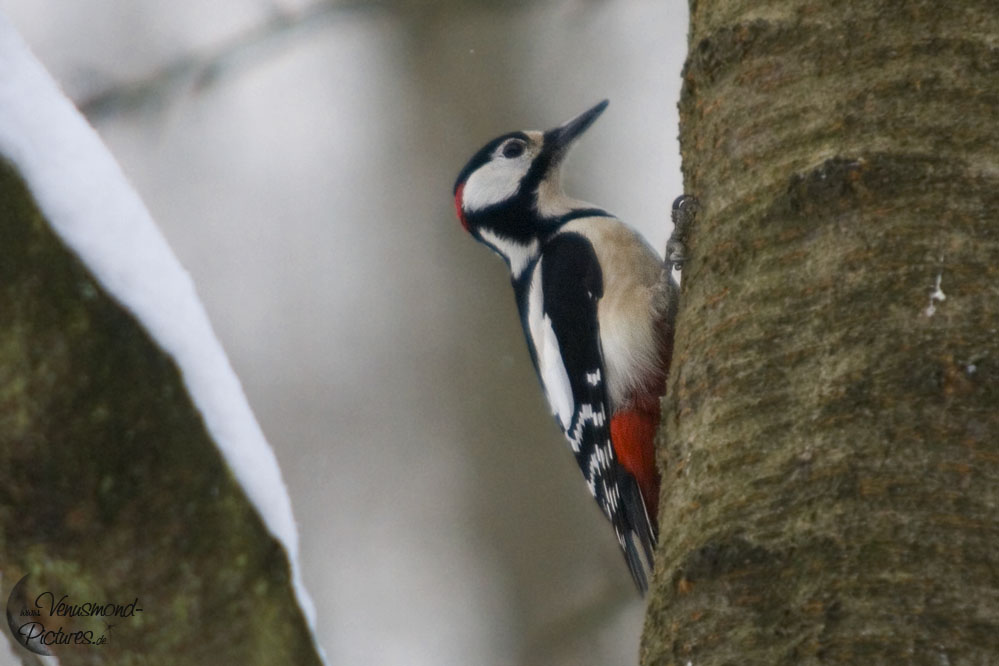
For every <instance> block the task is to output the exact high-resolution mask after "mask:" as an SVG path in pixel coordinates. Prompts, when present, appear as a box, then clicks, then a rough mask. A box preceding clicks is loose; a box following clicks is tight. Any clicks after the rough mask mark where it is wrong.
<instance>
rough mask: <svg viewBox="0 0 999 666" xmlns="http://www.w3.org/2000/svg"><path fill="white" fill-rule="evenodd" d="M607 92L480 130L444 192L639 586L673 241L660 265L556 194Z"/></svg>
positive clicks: (589, 211)
mask: <svg viewBox="0 0 999 666" xmlns="http://www.w3.org/2000/svg"><path fill="white" fill-rule="evenodd" d="M607 104H608V102H607V100H604V101H602V102H600V103H599V104H597V105H596V106H594V107H593V108H592V109H590V110H588V111H586V112H584V113H582V114H580V115H579V116H577V117H575V118H573V119H572V120H569V121H567V122H566V123H564V124H562V125H559V126H558V127H556V128H554V129H550V130H548V131H546V132H538V131H527V132H511V133H509V134H504V135H503V136H500V137H497V138H495V139H493V140H492V141H490V142H489V143H487V144H486V145H485V146H484V147H483V148H482V149H481V150H479V151H478V152H477V153H475V155H473V156H472V159H471V160H469V162H468V164H467V165H465V168H464V169H462V170H461V173H460V174H459V175H458V179H457V181H456V183H455V186H454V200H455V206H456V208H457V212H458V219H459V220H460V221H461V224H462V226H463V227H464V228H465V230H466V231H468V232H469V233H470V234H471V235H472V236H473V237H474V238H475V239H476V240H478V241H480V242H482V243H484V244H485V245H487V246H488V247H489V248H491V249H492V250H494V251H495V252H496V253H497V254H499V255H500V256H501V257H502V258H503V259H504V260H505V261H506V263H507V265H508V266H509V268H510V275H511V279H512V282H513V290H514V294H515V295H516V298H517V307H518V308H519V311H520V320H521V324H522V325H523V328H524V333H525V334H526V335H527V346H528V348H529V349H530V353H531V359H532V360H533V361H534V368H535V370H536V371H537V373H538V377H539V378H540V380H541V384H542V385H543V387H544V391H545V394H546V396H547V398H548V402H549V404H550V405H551V409H552V412H553V413H554V415H555V418H556V420H557V421H558V424H559V426H560V427H561V429H562V432H563V433H564V434H565V437H566V439H568V441H569V445H570V447H571V448H572V451H573V453H574V454H575V456H576V462H577V463H578V464H579V467H580V469H582V472H583V477H584V478H585V479H586V484H587V486H588V487H589V490H590V493H591V494H592V495H593V496H594V497H595V498H596V500H597V503H598V504H599V505H600V508H601V509H602V510H603V512H604V514H606V516H607V518H608V519H610V521H611V524H612V525H613V526H614V531H615V533H616V535H617V540H618V542H619V543H620V545H621V548H622V550H623V551H624V556H625V560H626V561H627V563H628V568H629V569H630V571H631V575H632V577H633V578H634V580H635V584H636V585H637V587H638V589H639V591H640V592H642V593H644V592H645V590H646V589H647V588H648V580H649V574H650V572H651V565H652V558H653V547H654V546H655V543H656V538H657V533H658V528H657V522H656V513H657V508H658V498H659V481H660V479H659V473H658V471H657V469H656V464H655V451H654V441H653V440H654V437H655V432H656V428H657V425H658V423H659V400H658V399H659V396H660V395H661V394H662V393H663V391H664V390H665V380H666V374H667V372H668V371H669V366H670V358H671V354H672V347H673V321H674V318H675V315H676V304H677V291H678V290H677V285H676V283H675V282H674V281H673V280H672V277H671V270H670V268H671V266H672V264H673V263H676V264H679V263H680V261H682V245H681V244H680V243H678V242H674V240H673V239H671V243H673V244H672V245H671V246H670V249H669V253H670V257H668V260H667V262H666V263H664V262H663V260H662V259H660V258H659V256H658V255H657V254H656V252H655V251H654V250H653V249H652V248H651V247H649V245H648V244H647V243H646V242H645V241H644V240H643V239H642V237H641V236H639V235H638V234H637V233H636V232H635V231H634V230H632V229H631V228H630V227H628V226H626V225H625V224H624V223H623V222H621V221H620V220H618V219H617V218H615V217H614V216H613V215H611V214H609V213H607V212H605V211H603V210H601V209H600V208H595V207H594V206H591V205H590V204H587V203H583V202H581V201H577V200H575V199H571V198H569V197H568V196H566V195H565V194H564V193H563V191H562V185H561V173H560V172H561V166H562V162H563V160H564V158H565V156H566V154H567V152H568V151H569V148H570V147H571V146H572V144H573V143H574V142H575V140H576V139H577V138H578V137H579V136H580V135H581V134H582V133H583V132H584V131H585V130H586V129H587V128H588V127H589V126H590V125H592V124H593V122H594V121H595V120H596V119H597V117H598V116H599V115H600V114H601V113H602V112H603V110H604V109H605V108H607ZM681 199H682V198H681ZM679 203H680V199H678V200H677V204H674V208H675V209H676V207H677V205H678V204H679Z"/></svg>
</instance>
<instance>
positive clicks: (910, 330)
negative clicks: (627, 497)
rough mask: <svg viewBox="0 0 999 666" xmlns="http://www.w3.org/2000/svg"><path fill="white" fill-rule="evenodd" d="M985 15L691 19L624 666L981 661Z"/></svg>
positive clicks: (839, 10)
mask: <svg viewBox="0 0 999 666" xmlns="http://www.w3.org/2000/svg"><path fill="white" fill-rule="evenodd" d="M997 108H999V12H996V10H995V6H994V4H993V3H990V2H954V3H936V2H924V1H911V2H900V3H887V2H869V3H846V2H811V1H796V2H792V1H790V0H786V1H771V2H763V3H760V2H748V1H732V0H716V1H707V0H698V1H697V2H695V3H692V6H691V45H690V52H689V56H688V62H687V65H686V68H685V71H684V90H683V95H682V98H681V103H680V110H681V145H682V149H683V159H684V176H685V180H686V187H685V190H686V191H687V192H690V193H692V194H695V195H696V196H698V197H699V199H700V201H701V206H702V209H701V213H700V215H699V218H698V221H697V225H696V227H695V229H694V230H693V231H692V233H691V237H690V242H689V258H688V261H687V263H686V266H685V275H684V284H683V300H682V303H681V312H680V314H679V321H678V327H677V335H676V347H675V351H674V366H673V371H672V375H671V377H670V380H669V387H668V394H667V400H666V403H665V411H664V438H663V441H664V442H666V444H665V446H664V447H663V448H662V450H661V451H660V461H661V463H662V464H663V465H664V466H665V483H664V491H663V497H662V506H661V509H660V516H661V533H662V535H663V538H662V543H661V546H660V549H659V552H658V563H657V566H658V569H657V575H656V580H655V585H654V592H653V594H652V597H651V601H650V605H649V613H648V618H647V622H646V632H645V637H644V644H643V651H642V661H643V663H644V664H686V663H688V662H689V663H692V664H695V665H698V666H701V665H705V664H809V663H820V662H821V663H844V664H852V663H875V664H880V663H884V664H895V663H927V664H941V663H949V664H978V663H989V662H990V661H992V660H994V659H995V655H997V654H999V513H997V511H996V509H997V507H999V220H997V219H996V211H997V210H999V124H997V123H996V122H995V113H996V109H997Z"/></svg>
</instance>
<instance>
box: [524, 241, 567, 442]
mask: <svg viewBox="0 0 999 666" xmlns="http://www.w3.org/2000/svg"><path fill="white" fill-rule="evenodd" d="M542 261H544V260H543V259H542V260H539V261H538V263H537V264H535V267H534V276H533V277H532V278H531V290H530V292H529V293H528V297H527V304H528V305H527V307H528V310H527V313H528V314H527V323H528V326H529V327H530V329H531V340H532V341H533V343H534V351H535V354H536V355H537V357H538V372H539V373H540V374H541V383H542V384H544V387H545V395H546V396H547V397H548V404H550V405H551V408H552V412H553V413H554V414H555V418H557V419H558V420H559V423H560V424H561V425H562V430H564V431H567V430H568V429H569V426H570V425H571V424H572V416H573V412H574V408H573V400H572V386H570V384H569V373H568V372H566V369H565V364H564V363H562V353H561V350H560V349H559V346H558V339H557V338H556V337H555V330H554V329H553V328H552V320H551V319H550V318H549V317H548V316H547V315H546V314H545V313H544V308H543V307H542V305H543V304H542V302H541V262H542Z"/></svg>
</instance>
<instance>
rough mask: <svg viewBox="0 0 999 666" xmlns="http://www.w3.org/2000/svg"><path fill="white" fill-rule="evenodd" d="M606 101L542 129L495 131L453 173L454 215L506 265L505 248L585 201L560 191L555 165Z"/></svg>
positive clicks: (550, 227) (528, 240) (534, 236)
mask: <svg viewBox="0 0 999 666" xmlns="http://www.w3.org/2000/svg"><path fill="white" fill-rule="evenodd" d="M607 104H608V102H607V100H604V101H602V102H600V103H599V104H597V105H596V106H594V107H593V108H592V109H590V110H588V111H584V112H583V113H581V114H580V115H578V116H576V117H575V118H573V119H572V120H569V121H567V122H565V123H563V124H561V125H559V126H558V127H556V128H554V129H550V130H548V131H546V132H537V131H528V132H510V133H509V134H504V135H503V136H500V137H497V138H495V139H493V140H492V141H490V142H489V143H487V144H486V145H485V146H483V147H482V149H480V150H479V152H477V153H475V155H473V156H472V159H470V160H469V161H468V164H466V165H465V168H464V169H462V170H461V173H460V174H458V180H457V181H456V182H455V184H454V204H455V207H456V208H457V211H458V219H459V220H461V224H462V226H463V227H465V229H466V230H467V231H468V232H469V233H471V234H472V235H473V236H474V237H475V238H476V239H477V240H479V241H482V242H483V243H485V244H486V245H488V246H489V247H491V248H492V249H494V250H495V251H497V252H498V253H500V254H501V255H502V256H503V257H504V258H505V259H506V260H507V261H508V263H510V264H511V269H513V268H514V261H513V259H514V257H512V256H511V251H513V252H517V251H518V249H517V248H520V249H523V248H524V247H526V246H530V245H531V244H533V243H535V242H536V241H537V240H538V239H539V238H540V237H541V236H544V235H545V234H547V233H550V232H551V231H554V229H555V228H556V227H557V225H558V224H559V218H561V217H562V216H564V215H566V214H567V213H570V212H571V211H573V210H575V209H577V208H586V207H588V206H587V205H586V204H583V203H582V202H579V201H575V200H573V199H570V198H568V197H567V196H565V194H563V192H562V182H561V172H560V171H561V166H562V161H563V159H564V158H565V156H566V154H568V152H569V148H570V147H571V146H572V145H573V143H575V141H576V139H577V138H579V136H580V135H581V134H582V133H583V132H585V131H586V129H587V128H588V127H589V126H590V125H592V124H593V121H595V120H596V119H597V117H598V116H599V115H600V114H601V113H603V110H604V109H606V108H607ZM511 244H512V247H513V248H514V249H512V250H511ZM515 276H516V271H515Z"/></svg>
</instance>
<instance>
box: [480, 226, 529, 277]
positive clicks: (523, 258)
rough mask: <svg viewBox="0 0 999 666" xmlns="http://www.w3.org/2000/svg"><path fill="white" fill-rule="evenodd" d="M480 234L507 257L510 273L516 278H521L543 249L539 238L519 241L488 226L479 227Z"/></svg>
mask: <svg viewBox="0 0 999 666" xmlns="http://www.w3.org/2000/svg"><path fill="white" fill-rule="evenodd" d="M479 236H481V237H482V240H484V241H485V242H486V244H487V245H489V246H490V247H492V248H493V249H494V250H496V251H497V252H499V253H500V254H501V255H503V256H504V257H506V260H507V261H509V262H510V273H512V274H513V277H514V278H519V277H520V274H521V273H523V272H524V269H525V268H527V266H528V265H529V264H530V263H531V261H533V260H534V259H535V258H536V257H537V256H538V254H539V252H540V251H541V244H540V243H539V242H538V239H537V238H535V239H533V240H532V241H531V242H530V243H518V242H517V241H515V240H513V239H510V238H507V237H506V236H501V235H500V234H498V233H496V232H495V231H493V230H492V229H486V228H482V229H479Z"/></svg>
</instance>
